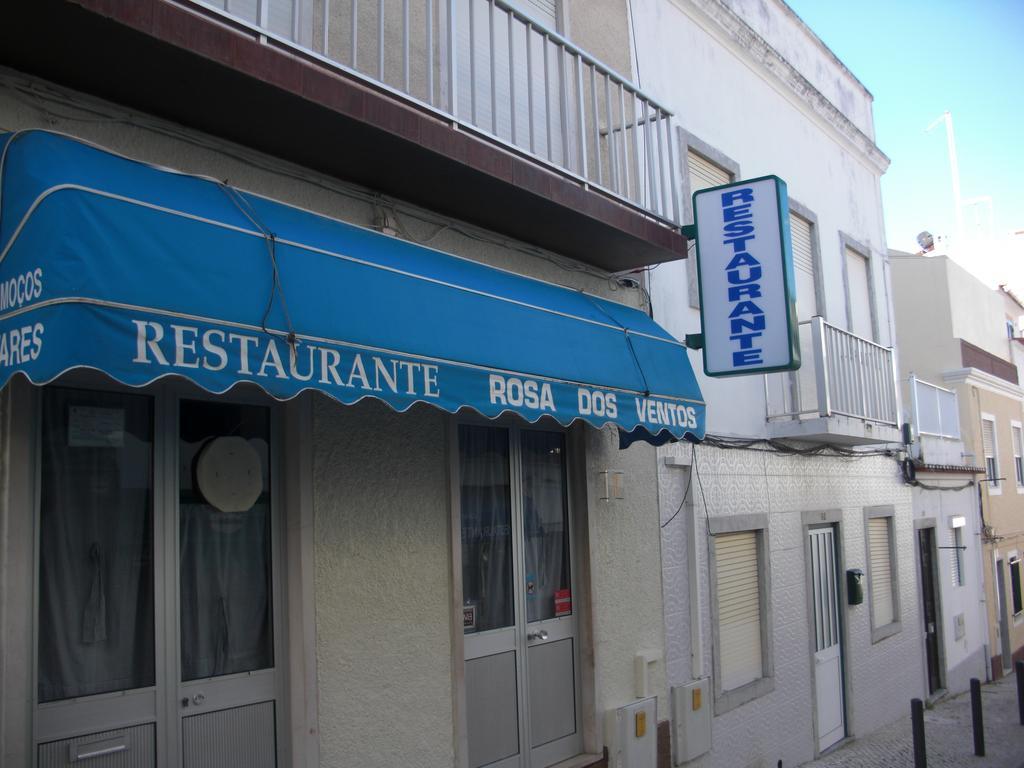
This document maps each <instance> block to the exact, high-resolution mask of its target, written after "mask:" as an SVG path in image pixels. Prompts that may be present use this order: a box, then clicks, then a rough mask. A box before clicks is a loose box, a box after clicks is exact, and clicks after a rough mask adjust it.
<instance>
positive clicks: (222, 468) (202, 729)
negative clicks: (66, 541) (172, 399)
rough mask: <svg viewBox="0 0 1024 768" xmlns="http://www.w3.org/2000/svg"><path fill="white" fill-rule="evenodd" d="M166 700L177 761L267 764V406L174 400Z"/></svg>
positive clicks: (271, 746) (224, 766)
mask: <svg viewBox="0 0 1024 768" xmlns="http://www.w3.org/2000/svg"><path fill="white" fill-rule="evenodd" d="M177 417H178V418H177V430H176V433H177V451H176V454H177V457H176V458H177V483H176V491H177V497H176V500H175V501H176V509H177V516H176V517H177V520H176V525H175V526H174V527H175V530H174V531H173V533H172V532H171V531H168V535H169V537H171V536H173V538H172V540H175V541H176V547H175V549H176V557H175V558H174V562H175V563H176V564H177V578H176V582H177V601H176V603H177V615H176V617H175V619H176V623H177V628H178V632H177V634H178V644H177V652H176V653H175V654H174V657H175V661H176V662H177V664H176V667H177V673H176V678H177V680H178V681H179V682H178V688H177V696H176V697H175V704H176V709H177V712H178V714H179V717H180V721H179V724H180V738H179V740H178V743H180V745H181V761H180V764H181V765H182V766H183V768H273V767H274V766H276V765H277V739H276V732H277V728H276V721H277V712H276V709H277V707H276V701H277V691H278V687H279V686H278V674H277V669H276V663H277V658H276V655H277V654H276V647H275V645H276V644H275V637H276V636H278V634H279V633H278V632H275V606H276V605H277V601H276V600H275V599H274V598H275V592H276V589H275V584H276V581H277V579H276V578H275V569H274V567H273V564H274V559H275V558H274V550H275V539H276V536H275V531H274V527H275V526H274V515H273V514H272V512H273V509H274V506H275V505H274V504H273V491H274V490H275V489H274V488H273V487H272V483H271V480H272V478H271V473H272V466H273V465H272V461H271V453H272V451H271V446H272V441H271V410H270V408H268V407H266V406H263V405H257V404H251V403H226V402H220V401H214V400H184V399H183V400H180V401H179V403H178V409H177Z"/></svg>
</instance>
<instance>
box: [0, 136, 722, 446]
mask: <svg viewBox="0 0 1024 768" xmlns="http://www.w3.org/2000/svg"><path fill="white" fill-rule="evenodd" d="M0 142H2V155H0V385H2V384H6V382H7V381H8V379H9V378H10V377H11V376H12V375H13V374H15V373H19V372H20V373H22V374H24V375H25V376H26V377H28V379H29V380H31V381H32V382H34V383H37V384H42V383H45V382H49V381H52V380H53V379H55V378H56V377H58V376H60V375H61V374H62V373H64V372H65V371H67V370H69V369H72V368H80V367H84V368H94V369H97V370H99V371H102V372H104V373H106V374H107V375H109V376H111V377H113V378H114V379H116V380H117V381H120V382H122V383H124V384H127V385H131V386H142V385H145V384H148V383H150V382H152V381H154V380H156V379H157V378H159V377H161V376H166V375H169V374H174V375H178V376H182V377H185V378H187V379H189V380H191V381H193V382H194V383H196V384H197V385H199V386H201V387H203V388H204V389H206V390H209V391H211V392H223V391H226V390H228V389H230V388H231V387H233V386H234V385H236V384H238V383H239V382H243V381H244V382H251V383H254V384H257V385H259V386H260V387H262V388H263V389H264V390H265V391H266V392H267V393H268V394H270V395H272V396H273V397H275V398H278V399H288V398H291V397H294V396H295V395H297V394H298V393H300V392H302V391H303V390H306V389H316V390H319V391H321V392H324V393H326V394H328V395H330V396H331V397H333V398H335V399H336V400H338V401H340V402H342V403H346V404H351V403H355V402H357V401H359V400H361V399H363V398H365V397H374V398H377V399H379V400H383V401H384V402H386V403H388V404H389V405H390V406H392V407H393V408H395V409H396V410H398V411H404V410H406V409H408V408H409V407H410V406H412V405H413V404H414V403H417V402H424V403H429V404H431V405H434V406H436V407H438V408H441V409H443V410H445V411H448V412H456V411H458V410H460V409H463V408H472V409H474V410H476V411H478V412H479V413H481V414H483V415H484V416H487V417H491V418H493V417H497V416H499V415H501V414H502V413H506V412H512V413H516V414H518V415H520V416H522V417H523V418H525V419H527V420H529V421H531V422H533V421H536V420H537V419H539V418H541V417H543V416H550V417H552V418H554V419H556V420H557V421H558V422H559V423H561V424H563V425H568V424H570V423H571V422H573V421H575V420H576V419H584V420H585V421H587V422H589V423H590V424H593V425H595V426H602V425H604V424H609V423H611V424H616V425H618V426H619V427H620V428H621V429H622V430H624V431H625V432H627V433H634V431H635V435H636V436H641V435H648V434H649V435H658V434H661V435H662V437H663V438H664V437H667V436H669V435H671V436H672V437H675V438H682V437H685V436H688V437H689V438H690V439H698V440H699V439H701V438H702V437H703V436H704V422H705V415H704V404H703V402H702V399H701V394H700V390H699V388H698V386H697V383H696V380H695V378H694V375H693V371H692V369H691V367H690V363H689V360H688V357H687V351H686V348H685V347H684V345H683V344H681V343H680V342H679V341H677V340H675V339H673V338H672V337H671V336H670V335H669V334H668V333H667V332H666V331H665V330H664V329H662V328H660V327H659V326H658V325H657V324H656V323H654V322H653V321H652V320H651V319H650V318H649V317H648V316H647V315H645V314H644V313H643V312H640V311H638V310H636V309H632V308H630V307H626V306H623V305H621V304H617V303H614V302H610V301H606V300H603V299H600V298H597V297H595V296H591V295H589V294H586V293H583V292H581V291H574V290H570V289H568V288H564V287H561V286H556V285H552V284H550V283H546V282H543V281H540V280H535V279H531V278H527V277H523V276H521V275H517V274H514V273H511V272H507V271H503V270H501V269H496V268H493V267H488V266H484V265H482V264H479V263H477V262H474V261H471V260H468V259H464V258H460V257H456V256H452V255H450V254H446V253H441V252H439V251H436V250H432V249H430V248H426V247H422V246H419V245H414V244H412V243H409V242H406V241H402V240H399V239H396V238H392V237H388V236H386V235H382V234H379V233H377V232H374V231H371V230H367V229H362V228H360V227H356V226H353V225H350V224H345V223H342V222H340V221H335V220H332V219H329V218H326V217H323V216H319V215H316V214H313V213H310V212H308V211H304V210H301V209H298V208H295V207H292V206H289V205H285V204H283V203H280V202H275V201H272V200H268V199H266V198H263V197H260V196H258V195H254V194H251V193H247V192H241V191H239V190H237V189H235V188H233V187H229V186H227V185H226V184H223V183H219V182H217V181H215V180H211V179H205V178H201V177H197V176H191V175H186V174H182V173H176V172H174V171H169V170H167V169H160V168H156V167H154V166H151V165H146V164H144V163H140V162H136V161H133V160H129V159H126V158H123V157H119V156H117V155H113V154H110V153H108V152H105V151H103V150H100V149H97V148H95V147H93V146H89V145H87V144H84V143H82V142H80V141H77V140H74V139H71V138H68V137H66V136H61V135H58V134H54V133H49V132H46V131H27V132H20V133H15V134H5V135H0Z"/></svg>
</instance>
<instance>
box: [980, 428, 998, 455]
mask: <svg viewBox="0 0 1024 768" xmlns="http://www.w3.org/2000/svg"><path fill="white" fill-rule="evenodd" d="M981 444H982V446H983V447H984V450H985V456H986V457H990V456H991V457H994V456H995V455H996V425H995V422H993V421H989V420H988V419H982V420H981Z"/></svg>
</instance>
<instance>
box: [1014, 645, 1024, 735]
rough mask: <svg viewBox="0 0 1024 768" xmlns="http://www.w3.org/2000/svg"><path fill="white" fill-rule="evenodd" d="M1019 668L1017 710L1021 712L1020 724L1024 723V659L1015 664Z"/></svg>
mask: <svg viewBox="0 0 1024 768" xmlns="http://www.w3.org/2000/svg"><path fill="white" fill-rule="evenodd" d="M1014 667H1015V668H1016V669H1017V711H1018V712H1019V713H1020V724H1021V725H1024V661H1018V662H1017V663H1016V664H1014Z"/></svg>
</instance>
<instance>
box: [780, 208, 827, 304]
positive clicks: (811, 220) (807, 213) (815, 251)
mask: <svg viewBox="0 0 1024 768" xmlns="http://www.w3.org/2000/svg"><path fill="white" fill-rule="evenodd" d="M789 215H790V216H797V217H798V218H801V219H803V220H804V221H806V222H807V224H808V225H809V227H810V230H811V262H812V265H813V268H814V304H815V307H816V308H817V312H816V313H815V315H817V316H818V317H821V318H823V319H824V320H826V321H827V320H828V311H827V308H826V296H825V282H824V275H823V273H822V264H821V261H822V259H821V233H820V228H819V225H818V216H817V214H815V213H814V211H812V210H811V209H810V208H808V207H807V206H806V205H802V204H801V203H800V202H798V201H796V200H794V199H793V198H792V197H791V198H789ZM793 268H794V270H795V269H796V266H795V265H794V267H793ZM798 298H799V297H798Z"/></svg>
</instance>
